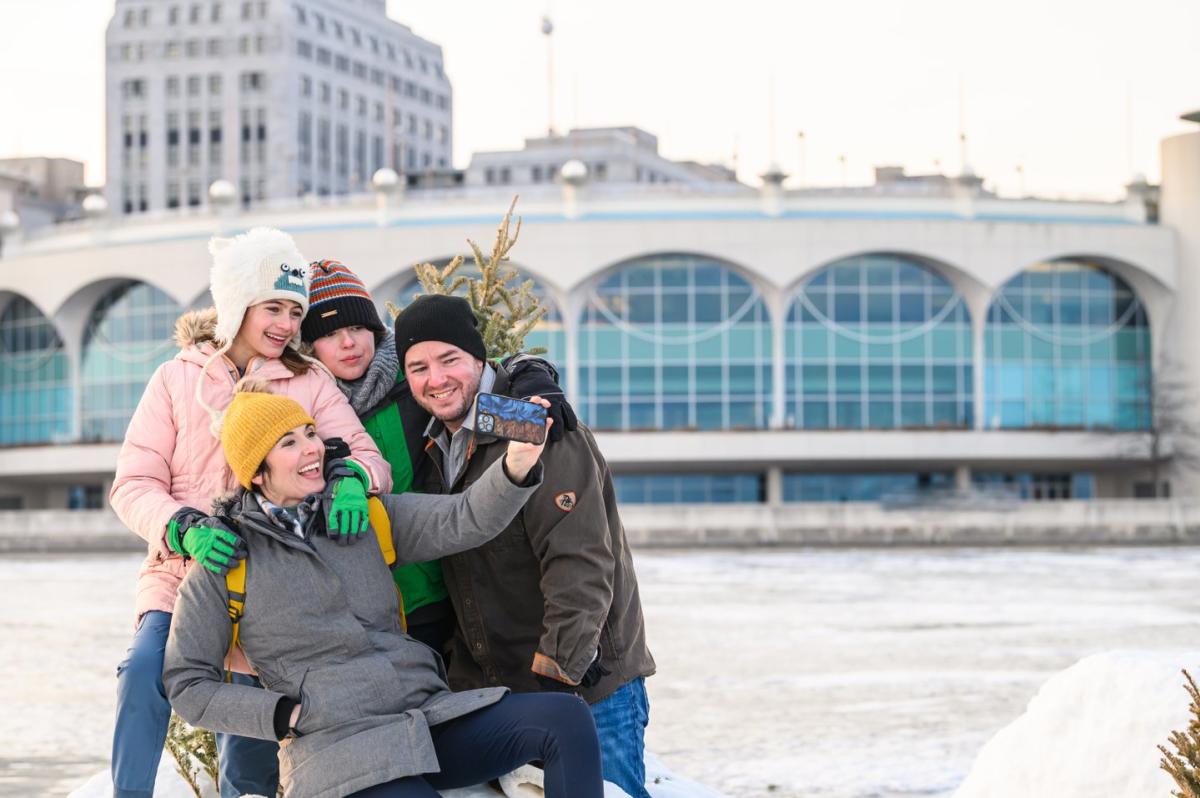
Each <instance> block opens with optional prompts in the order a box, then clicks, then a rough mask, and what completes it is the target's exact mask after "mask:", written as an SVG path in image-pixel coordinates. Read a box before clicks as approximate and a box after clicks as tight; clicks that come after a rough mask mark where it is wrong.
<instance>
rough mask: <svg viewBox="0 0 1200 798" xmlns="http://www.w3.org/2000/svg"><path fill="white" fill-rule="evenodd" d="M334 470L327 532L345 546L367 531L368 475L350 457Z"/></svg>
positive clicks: (326, 526) (326, 524) (326, 525)
mask: <svg viewBox="0 0 1200 798" xmlns="http://www.w3.org/2000/svg"><path fill="white" fill-rule="evenodd" d="M340 466H341V467H340V468H337V469H335V470H334V472H333V473H334V477H333V481H332V487H331V490H330V502H329V505H328V507H329V511H328V516H327V518H326V523H325V532H326V534H327V535H329V537H331V538H334V539H335V540H337V542H338V543H340V544H342V545H347V544H350V543H354V542H356V541H357V540H358V536H359V535H361V534H362V533H363V532H366V531H367V526H368V525H369V524H368V517H367V483H368V479H367V475H366V473H365V472H364V471H363V470H362V467H361V466H359V465H358V464H357V463H355V462H353V461H351V460H343V461H342V463H341V464H340Z"/></svg>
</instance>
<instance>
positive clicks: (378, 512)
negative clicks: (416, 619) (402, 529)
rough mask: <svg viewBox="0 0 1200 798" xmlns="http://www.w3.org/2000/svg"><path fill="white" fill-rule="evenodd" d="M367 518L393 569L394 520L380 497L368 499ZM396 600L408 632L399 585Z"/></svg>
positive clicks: (402, 626) (394, 557)
mask: <svg viewBox="0 0 1200 798" xmlns="http://www.w3.org/2000/svg"><path fill="white" fill-rule="evenodd" d="M367 517H368V518H369V519H370V521H371V528H372V529H374V530H375V540H376V542H378V543H379V551H380V553H381V554H383V561H384V562H385V563H387V567H388V568H391V567H392V566H393V565H395V564H396V547H395V546H393V545H392V519H391V518H389V517H388V513H387V508H386V507H384V506H383V502H381V501H380V500H379V497H378V496H372V497H370V498H369V499H367ZM396 598H398V599H400V628H401V629H402V630H404V631H405V632H407V631H408V617H407V616H406V615H405V614H404V595H403V594H402V593H401V592H400V586H399V585H396Z"/></svg>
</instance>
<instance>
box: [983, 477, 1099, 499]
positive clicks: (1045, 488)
mask: <svg viewBox="0 0 1200 798" xmlns="http://www.w3.org/2000/svg"><path fill="white" fill-rule="evenodd" d="M971 481H972V482H973V483H974V484H975V487H976V489H977V490H981V491H984V492H986V493H989V494H993V495H997V496H1001V497H1005V498H1012V499H1020V500H1023V501H1058V500H1064V499H1090V498H1092V497H1093V496H1095V494H1096V484H1095V477H1094V476H1093V475H1092V474H1089V473H1074V474H1070V473H1048V474H1033V473H1009V472H989V471H977V472H975V473H973V474H972V475H971Z"/></svg>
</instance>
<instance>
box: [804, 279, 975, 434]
mask: <svg viewBox="0 0 1200 798" xmlns="http://www.w3.org/2000/svg"><path fill="white" fill-rule="evenodd" d="M786 341H787V352H786V354H787V416H788V418H787V420H788V422H789V424H790V425H791V426H794V427H797V428H800V429H895V428H930V427H946V428H966V427H970V426H971V425H972V419H973V405H972V401H973V400H972V396H973V388H972V367H971V360H972V347H971V322H970V318H969V316H968V313H967V308H966V305H965V304H964V303H963V301H962V298H961V297H960V296H959V295H958V294H957V293H956V292H955V290H954V287H953V286H952V285H951V284H950V283H949V282H947V281H946V280H945V278H943V277H942V276H941V275H939V274H938V273H937V272H935V271H933V270H932V269H930V268H929V267H927V266H925V265H924V264H922V263H921V262H919V261H917V260H915V259H912V258H907V257H904V256H902V255H862V256H858V257H853V258H847V259H845V260H841V261H838V262H836V263H833V264H831V265H829V266H827V267H826V268H824V269H822V270H821V271H819V272H817V273H816V274H815V275H813V276H812V277H811V278H810V279H809V280H808V281H807V282H805V283H804V285H803V286H802V287H801V288H800V291H799V293H798V294H797V295H796V298H795V300H794V301H793V302H792V305H791V308H790V310H789V312H788V318H787V333H786Z"/></svg>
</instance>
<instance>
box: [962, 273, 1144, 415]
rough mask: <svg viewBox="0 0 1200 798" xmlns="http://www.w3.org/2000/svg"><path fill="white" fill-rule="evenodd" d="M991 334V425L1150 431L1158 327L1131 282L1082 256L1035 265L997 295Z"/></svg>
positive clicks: (987, 375)
mask: <svg viewBox="0 0 1200 798" xmlns="http://www.w3.org/2000/svg"><path fill="white" fill-rule="evenodd" d="M987 321H988V324H987V329H986V332H985V334H984V350H985V351H984V357H985V363H986V366H985V368H984V387H985V392H984V396H985V419H986V426H987V427H988V428H990V429H998V428H1026V429H1029V428H1051V429H1061V428H1067V429H1072V428H1074V429H1120V430H1132V429H1146V428H1149V427H1150V425H1151V416H1152V407H1151V396H1152V369H1151V365H1150V364H1151V342H1150V326H1149V321H1148V319H1147V316H1146V311H1145V308H1144V307H1143V306H1142V304H1141V302H1140V301H1139V300H1138V298H1137V297H1136V295H1135V294H1134V293H1133V291H1132V290H1131V289H1130V288H1129V286H1128V285H1127V284H1126V283H1125V282H1124V281H1123V280H1121V279H1120V278H1119V277H1117V276H1115V275H1113V274H1110V273H1109V272H1107V271H1105V270H1104V269H1103V268H1101V267H1099V266H1097V265H1095V264H1091V263H1087V262H1083V261H1074V260H1064V261H1055V262H1051V263H1046V264H1040V265H1038V266H1035V267H1033V268H1031V269H1027V270H1026V271H1024V272H1022V273H1021V274H1019V275H1017V276H1016V277H1014V278H1013V279H1012V280H1010V281H1009V282H1008V283H1006V284H1005V285H1004V287H1003V288H1002V289H1001V290H1000V292H999V293H998V294H997V296H996V298H995V299H994V300H993V302H992V305H991V307H990V308H989V310H988V318H987Z"/></svg>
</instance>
